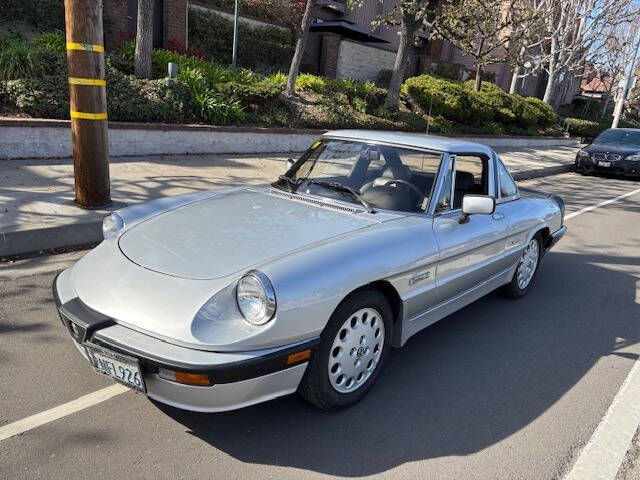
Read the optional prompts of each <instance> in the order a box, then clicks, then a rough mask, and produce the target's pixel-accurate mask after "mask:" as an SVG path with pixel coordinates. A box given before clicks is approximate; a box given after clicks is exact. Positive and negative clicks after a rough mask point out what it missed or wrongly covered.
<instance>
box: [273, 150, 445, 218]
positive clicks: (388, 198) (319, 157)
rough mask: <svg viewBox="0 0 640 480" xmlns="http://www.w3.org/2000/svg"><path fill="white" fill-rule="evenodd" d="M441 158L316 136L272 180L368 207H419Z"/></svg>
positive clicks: (415, 209) (423, 203) (299, 190)
mask: <svg viewBox="0 0 640 480" xmlns="http://www.w3.org/2000/svg"><path fill="white" fill-rule="evenodd" d="M441 160H442V153H439V152H429V151H422V150H416V149H410V148H402V147H394V146H387V145H374V144H370V143H366V142H358V141H351V140H349V141H345V140H319V141H317V142H315V143H314V144H313V145H312V146H311V148H310V149H309V150H307V151H306V152H305V153H304V154H303V155H302V157H300V159H299V160H298V161H297V162H296V163H295V164H294V165H293V166H292V167H291V168H290V169H289V171H288V172H287V173H286V175H283V176H281V177H280V179H279V180H278V181H277V182H275V183H273V186H274V187H276V188H279V189H281V190H285V191H290V192H297V193H305V194H311V195H318V196H322V197H327V198H331V199H334V200H341V201H347V202H351V203H356V204H359V205H362V206H364V207H365V208H366V209H367V210H369V211H370V212H375V209H377V208H380V209H389V210H398V211H403V212H420V211H422V209H423V207H424V206H426V204H427V201H428V198H429V196H430V195H431V190H432V189H433V184H434V182H435V179H436V175H437V173H438V167H439V165H440V161H441Z"/></svg>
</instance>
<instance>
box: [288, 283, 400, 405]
mask: <svg viewBox="0 0 640 480" xmlns="http://www.w3.org/2000/svg"><path fill="white" fill-rule="evenodd" d="M391 318H392V313H391V308H390V307H389V302H388V301H387V299H386V298H385V296H384V295H382V293H380V292H379V291H377V290H374V289H367V290H361V291H359V292H356V293H354V294H352V295H350V296H349V297H347V298H346V299H345V300H344V301H343V302H342V303H341V304H340V305H339V306H338V308H337V309H336V310H335V312H334V313H333V315H332V316H331V318H330V319H329V322H328V323H327V326H326V328H325V329H324V331H323V332H322V335H321V336H320V347H319V348H318V350H317V351H316V353H315V355H314V356H313V358H312V359H311V361H310V362H309V365H308V367H307V370H306V372H305V375H304V377H303V379H302V381H301V383H300V387H299V391H300V394H301V395H302V396H303V397H304V398H305V399H306V400H307V401H309V402H310V403H312V404H314V405H315V406H317V407H319V408H322V409H325V410H331V409H335V408H341V407H346V406H349V405H352V404H354V403H356V402H357V401H358V400H360V399H361V398H362V397H363V396H364V395H365V393H367V391H368V390H369V389H370V388H371V387H372V386H373V383H374V382H375V381H376V379H377V378H378V375H379V374H380V371H381V370H382V368H383V366H384V364H385V362H386V359H387V357H388V356H389V350H390V348H391V332H392V320H391Z"/></svg>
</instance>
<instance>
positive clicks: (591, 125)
mask: <svg viewBox="0 0 640 480" xmlns="http://www.w3.org/2000/svg"><path fill="white" fill-rule="evenodd" d="M565 121H566V123H567V128H568V132H569V133H570V134H571V135H573V136H576V137H595V136H597V135H598V134H599V133H600V132H601V131H602V130H605V129H606V127H603V126H601V125H600V124H599V123H597V122H592V121H591V120H583V119H580V118H565Z"/></svg>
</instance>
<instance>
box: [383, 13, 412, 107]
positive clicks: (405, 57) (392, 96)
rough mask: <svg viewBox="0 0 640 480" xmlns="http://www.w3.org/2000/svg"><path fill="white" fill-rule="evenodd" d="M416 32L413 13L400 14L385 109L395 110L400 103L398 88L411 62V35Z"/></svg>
mask: <svg viewBox="0 0 640 480" xmlns="http://www.w3.org/2000/svg"><path fill="white" fill-rule="evenodd" d="M415 33H416V17H415V14H407V13H403V14H402V24H401V27H400V44H399V45H398V52H397V53H396V61H395V63H394V64H393V73H392V75H391V81H390V82H389V91H388V92H387V98H386V99H385V101H384V106H385V108H386V109H387V110H390V111H396V110H397V109H398V104H399V103H400V89H401V88H402V82H403V81H404V74H405V72H406V70H407V66H408V65H409V63H411V49H412V45H413V37H414V35H415Z"/></svg>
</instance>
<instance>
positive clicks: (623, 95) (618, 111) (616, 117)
mask: <svg viewBox="0 0 640 480" xmlns="http://www.w3.org/2000/svg"><path fill="white" fill-rule="evenodd" d="M639 47H640V33H638V38H637V40H636V46H635V48H634V51H633V57H631V59H630V60H631V61H630V62H629V65H628V66H627V70H626V72H625V74H624V75H625V82H624V87H622V91H621V92H620V93H619V95H620V96H619V98H618V101H617V102H616V108H615V110H614V112H613V123H612V124H611V128H618V124H619V123H620V116H621V115H622V110H623V108H624V102H626V101H627V94H628V93H629V88H630V87H631V84H632V82H633V73H634V67H635V65H636V59H637V58H638V48H639Z"/></svg>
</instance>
